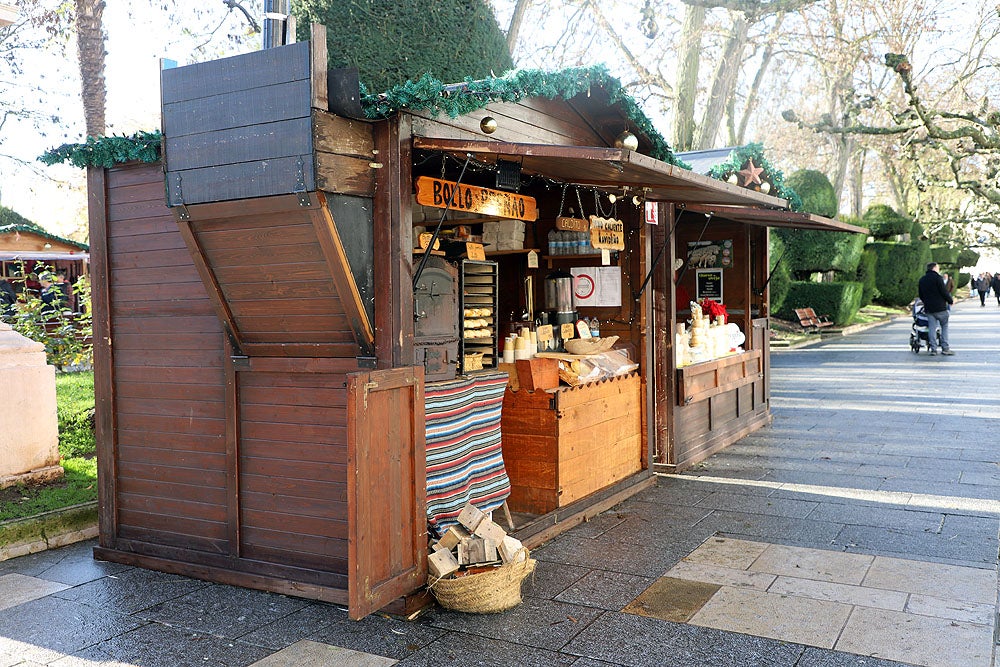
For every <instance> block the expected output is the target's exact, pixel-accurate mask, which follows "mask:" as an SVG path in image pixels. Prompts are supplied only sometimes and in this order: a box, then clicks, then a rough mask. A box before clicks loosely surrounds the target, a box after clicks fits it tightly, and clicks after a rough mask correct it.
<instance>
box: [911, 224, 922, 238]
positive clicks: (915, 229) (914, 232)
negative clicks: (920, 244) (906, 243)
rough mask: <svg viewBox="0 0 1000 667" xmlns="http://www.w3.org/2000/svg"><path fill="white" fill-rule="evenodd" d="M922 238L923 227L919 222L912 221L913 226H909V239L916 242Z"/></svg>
mask: <svg viewBox="0 0 1000 667" xmlns="http://www.w3.org/2000/svg"><path fill="white" fill-rule="evenodd" d="M923 236H924V226H923V225H922V224H920V223H919V222H917V221H916V220H914V221H913V224H912V225H911V226H910V238H911V239H912V240H917V239H920V238H923Z"/></svg>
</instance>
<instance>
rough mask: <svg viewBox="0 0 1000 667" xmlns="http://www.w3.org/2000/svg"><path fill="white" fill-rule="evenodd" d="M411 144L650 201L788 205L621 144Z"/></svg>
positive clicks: (416, 139)
mask: <svg viewBox="0 0 1000 667" xmlns="http://www.w3.org/2000/svg"><path fill="white" fill-rule="evenodd" d="M413 147H414V148H420V149H425V150H437V151H444V152H449V153H453V154H455V155H456V156H462V155H464V154H466V153H472V154H474V155H475V156H476V157H477V158H478V159H481V160H486V161H490V160H492V161H495V160H496V159H498V158H514V159H516V160H517V161H518V162H520V163H521V168H522V170H524V171H527V172H531V173H535V174H543V175H545V176H547V177H549V178H554V179H558V180H562V181H565V182H567V183H577V184H580V185H589V186H593V187H609V188H619V187H626V186H627V187H631V188H642V189H643V190H644V191H645V196H646V199H649V200H662V201H674V202H678V203H702V204H725V205H729V206H740V205H742V206H772V207H779V208H784V207H786V206H787V202H786V201H785V200H784V199H779V198H778V197H772V196H770V195H765V194H761V193H759V192H755V191H753V190H748V189H746V188H741V187H737V186H735V185H730V184H729V183H723V182H721V181H717V180H715V179H714V178H709V177H708V176H702V175H700V174H696V173H694V172H692V171H689V170H687V169H684V168H682V167H678V166H675V165H671V164H668V163H666V162H663V161H661V160H657V159H655V158H651V157H649V156H647V155H643V154H641V153H637V152H635V151H630V150H626V149H623V148H603V147H590V146H553V145H547V144H523V143H510V142H499V141H484V140H467V139H441V138H435V137H414V138H413Z"/></svg>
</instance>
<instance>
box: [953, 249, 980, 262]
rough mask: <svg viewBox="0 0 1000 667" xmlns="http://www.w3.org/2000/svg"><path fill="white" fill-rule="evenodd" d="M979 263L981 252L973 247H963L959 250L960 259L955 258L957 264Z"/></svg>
mask: <svg viewBox="0 0 1000 667" xmlns="http://www.w3.org/2000/svg"><path fill="white" fill-rule="evenodd" d="M976 264H979V253H978V252H976V251H975V250H973V249H972V248H962V249H961V250H959V251H958V259H956V260H955V265H956V266H975V265H976Z"/></svg>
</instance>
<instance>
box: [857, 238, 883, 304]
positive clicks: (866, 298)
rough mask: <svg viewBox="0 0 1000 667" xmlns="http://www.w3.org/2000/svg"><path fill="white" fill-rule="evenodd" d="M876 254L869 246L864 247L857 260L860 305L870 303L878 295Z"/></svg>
mask: <svg viewBox="0 0 1000 667" xmlns="http://www.w3.org/2000/svg"><path fill="white" fill-rule="evenodd" d="M877 272H878V255H876V254H875V251H874V250H872V249H871V248H865V249H864V251H863V252H862V253H861V261H860V262H858V282H860V283H861V287H862V290H861V307H862V308H864V307H865V306H868V305H871V303H872V301H874V300H875V298H876V297H877V296H878V294H879V291H878V276H877Z"/></svg>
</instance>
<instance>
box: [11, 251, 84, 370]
mask: <svg viewBox="0 0 1000 667" xmlns="http://www.w3.org/2000/svg"><path fill="white" fill-rule="evenodd" d="M46 270H48V271H51V269H49V268H47V267H42V266H40V265H36V266H35V271H36V274H37V273H43V272H45V271H46ZM90 292H91V289H90V279H89V278H88V277H87V276H86V275H83V276H80V278H79V279H78V280H77V281H76V283H74V285H73V293H74V294H75V295H76V299H77V304H78V307H79V309H80V311H79V312H73V311H71V310H69V309H67V308H60V309H57V310H55V311H51V310H46V304H45V303H44V302H43V301H42V299H41V297H40V296H39V295H38V294H34V293H31V294H25V293H22V294H20V295H19V296H18V303H17V304H16V310H15V311H14V314H13V315H8V316H0V319H2V320H3V321H5V322H7V323H9V324H10V325H11V326H12V327H13V328H14V330H15V331H17V332H18V333H19V334H21V335H22V336H24V337H25V338H30V339H31V340H33V341H37V342H39V343H42V344H43V345H45V356H46V359H47V361H48V363H49V364H51V365H53V366H55V367H56V368H58V369H60V370H62V369H63V368H67V367H72V366H89V365H90V364H91V363H93V359H94V344H93V340H92V335H93V327H92V314H91V307H90Z"/></svg>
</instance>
